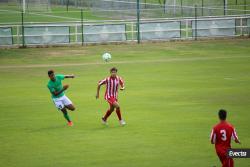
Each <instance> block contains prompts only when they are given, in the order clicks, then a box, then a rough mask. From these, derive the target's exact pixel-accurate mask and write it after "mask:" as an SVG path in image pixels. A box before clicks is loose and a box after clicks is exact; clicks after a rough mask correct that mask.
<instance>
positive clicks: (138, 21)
mask: <svg viewBox="0 0 250 167" xmlns="http://www.w3.org/2000/svg"><path fill="white" fill-rule="evenodd" d="M140 42H141V37H140V0H137V43H138V44H139V43H140Z"/></svg>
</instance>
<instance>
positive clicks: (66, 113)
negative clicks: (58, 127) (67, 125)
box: [63, 112, 71, 122]
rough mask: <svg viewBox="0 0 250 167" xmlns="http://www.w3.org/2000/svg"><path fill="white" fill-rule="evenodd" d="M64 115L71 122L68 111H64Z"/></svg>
mask: <svg viewBox="0 0 250 167" xmlns="http://www.w3.org/2000/svg"><path fill="white" fill-rule="evenodd" d="M63 116H64V118H65V119H66V120H67V121H68V122H71V120H70V117H69V115H68V112H63Z"/></svg>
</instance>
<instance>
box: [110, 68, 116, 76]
mask: <svg viewBox="0 0 250 167" xmlns="http://www.w3.org/2000/svg"><path fill="white" fill-rule="evenodd" d="M117 71H118V70H117V68H115V67H113V68H111V69H110V74H111V77H116V74H117Z"/></svg>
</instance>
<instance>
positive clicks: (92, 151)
mask: <svg viewBox="0 0 250 167" xmlns="http://www.w3.org/2000/svg"><path fill="white" fill-rule="evenodd" d="M104 52H110V53H111V54H112V56H113V57H112V60H111V62H108V63H105V62H103V60H102V59H101V54H102V53H104ZM249 53H250V40H249V39H244V40H242V39H236V40H211V41H197V42H194V41H192V42H189V41H186V42H166V43H145V44H141V45H137V44H123V45H98V46H85V47H79V46H75V47H49V48H28V49H2V50H0V85H1V96H0V110H1V112H0V122H1V124H0V131H1V133H0V150H1V151H0V163H1V165H2V166H6V167H16V166H18V167H45V166H46V167H48V166H51V167H52V166H53V167H55V166H58V167H110V166H112V167H128V166H130V167H140V166H142V167H152V166H155V167H163V166H164V167H166V166H167V167H181V166H185V167H194V166H197V167H213V166H216V167H219V166H220V162H219V159H218V158H217V156H216V154H215V150H214V146H213V145H211V144H210V141H209V135H210V131H211V128H212V126H213V125H214V124H216V123H217V122H218V119H217V112H218V110H219V109H221V108H224V109H227V110H228V112H229V113H228V120H229V122H231V123H232V124H233V125H234V126H235V127H236V130H237V132H238V136H239V138H240V140H241V142H242V144H241V145H236V144H233V145H232V146H233V147H234V148H250V133H249V131H250V112H249V109H250V84H249V83H250V54H249ZM113 66H115V67H117V68H118V75H120V76H122V77H123V79H124V80H125V86H126V90H125V91H124V92H120V93H119V102H120V105H121V111H122V114H123V117H124V119H125V121H126V122H127V125H126V126H124V127H120V126H119V124H118V120H117V116H116V114H115V113H113V114H112V115H111V117H110V118H109V120H108V123H109V125H108V126H104V125H102V124H101V117H102V115H103V114H104V113H105V111H106V109H107V107H108V104H107V103H106V102H105V100H104V99H103V94H104V89H103V87H102V89H101V95H100V96H101V97H100V99H99V100H96V99H95V93H96V87H97V82H98V81H99V80H101V79H103V78H104V77H106V76H107V75H109V69H110V68H111V67H113ZM48 69H54V70H55V71H56V72H57V73H62V74H75V75H76V78H75V79H66V80H64V84H69V85H70V87H69V89H68V90H67V91H66V94H67V96H68V97H69V98H70V99H71V100H72V101H73V103H74V104H75V106H76V108H77V110H76V111H73V112H70V116H71V118H72V120H73V122H74V126H73V127H68V126H67V125H66V121H65V120H64V118H63V116H62V114H61V113H60V112H59V111H57V109H56V108H55V106H54V104H53V102H52V100H51V98H50V93H49V91H48V89H47V87H46V85H47V82H48V77H47V70H48ZM249 164H250V159H235V166H237V167H249Z"/></svg>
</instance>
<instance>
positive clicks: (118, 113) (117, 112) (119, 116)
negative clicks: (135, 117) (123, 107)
mask: <svg viewBox="0 0 250 167" xmlns="http://www.w3.org/2000/svg"><path fill="white" fill-rule="evenodd" d="M115 111H116V114H117V116H118V118H119V120H122V115H121V111H120V108H117V109H116V110H115Z"/></svg>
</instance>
